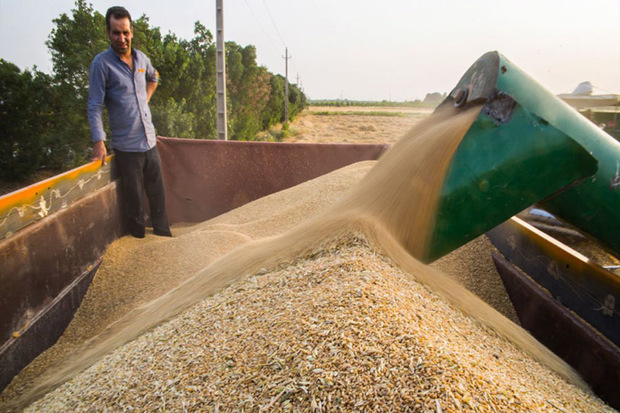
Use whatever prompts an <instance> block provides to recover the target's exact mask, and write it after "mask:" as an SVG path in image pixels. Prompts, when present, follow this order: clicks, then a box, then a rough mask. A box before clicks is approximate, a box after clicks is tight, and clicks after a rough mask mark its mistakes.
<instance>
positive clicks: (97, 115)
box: [88, 59, 108, 165]
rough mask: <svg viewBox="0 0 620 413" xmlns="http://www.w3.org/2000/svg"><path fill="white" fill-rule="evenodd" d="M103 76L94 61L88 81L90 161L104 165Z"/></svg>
mask: <svg viewBox="0 0 620 413" xmlns="http://www.w3.org/2000/svg"><path fill="white" fill-rule="evenodd" d="M105 84H106V82H105V74H104V72H103V67H102V66H101V65H100V64H98V63H97V59H95V60H94V61H93V63H92V65H91V67H90V76H89V80H88V121H89V123H90V134H91V139H92V141H93V153H92V157H91V160H92V161H93V162H94V161H101V163H102V164H103V165H105V164H106V161H105V158H106V156H107V155H108V152H107V150H106V147H105V142H104V141H105V137H106V136H105V131H104V129H103V101H104V98H105Z"/></svg>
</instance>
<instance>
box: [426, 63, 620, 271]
mask: <svg viewBox="0 0 620 413" xmlns="http://www.w3.org/2000/svg"><path fill="white" fill-rule="evenodd" d="M482 102H484V108H483V110H482V111H481V113H480V115H479V117H478V119H477V120H476V121H475V122H474V123H473V124H472V126H471V127H470V129H469V130H468V132H467V134H466V135H465V137H464V138H463V140H462V141H461V143H460V145H459V147H458V149H457V151H456V152H455V154H454V157H453V159H452V162H451V164H450V167H449V169H448V172H447V175H446V178H445V181H444V184H443V187H442V192H441V194H440V199H439V203H438V209H437V214H436V222H435V226H434V230H433V232H432V234H433V235H432V237H431V240H430V242H429V244H428V248H427V252H426V254H425V257H424V258H423V259H424V261H427V262H430V261H433V260H435V259H437V258H439V257H441V256H442V255H445V254H447V253H448V252H450V251H452V250H454V249H456V248H458V247H459V246H460V245H463V244H465V243H466V242H468V241H469V240H471V239H473V238H475V237H477V236H479V235H481V234H483V233H484V232H486V231H487V230H489V229H491V228H493V227H494V226H496V225H498V224H499V223H501V222H503V221H504V220H506V219H508V218H509V217H510V216H512V215H514V214H516V213H518V212H520V211H521V210H523V209H525V208H526V207H528V206H530V205H532V204H534V203H537V202H538V203H539V204H540V206H541V207H543V208H544V209H546V210H547V211H549V212H551V213H553V214H555V215H556V216H558V217H559V218H561V219H563V220H565V221H567V222H570V223H572V224H573V225H574V226H575V227H577V228H579V229H581V230H582V231H584V232H585V233H588V234H590V235H591V236H592V237H594V238H596V239H597V240H599V241H600V242H601V244H603V245H605V246H607V247H609V248H610V249H611V250H612V252H616V253H618V254H620V143H619V142H618V141H616V140H615V139H613V138H612V137H611V136H609V135H608V134H606V133H605V132H603V131H601V130H600V129H599V128H597V127H596V125H594V124H593V123H591V122H590V121H588V120H587V119H586V118H585V117H583V116H582V115H580V114H579V113H578V112H577V111H576V110H574V109H573V108H571V107H570V106H568V105H567V104H565V103H564V102H562V101H561V100H560V99H558V98H557V97H555V96H554V95H553V94H551V93H550V92H549V91H547V90H546V89H544V88H543V87H542V86H541V85H539V84H538V83H537V82H536V81H534V80H533V79H532V78H530V77H529V76H528V75H526V74H525V73H524V72H523V71H521V70H520V69H518V68H517V67H516V66H514V65H513V64H512V63H511V62H510V61H508V60H507V59H506V58H505V57H503V56H502V55H500V54H499V53H497V52H490V53H487V54H485V55H484V56H482V57H481V58H480V59H479V60H478V61H476V62H475V63H474V65H472V67H471V68H470V69H469V70H468V71H467V72H466V73H465V75H464V76H463V77H462V78H461V80H460V81H459V83H458V84H457V86H456V87H455V89H454V90H453V91H452V92H451V93H450V96H448V98H447V99H446V101H444V102H443V103H442V104H444V105H445V104H457V105H459V106H462V107H467V106H469V105H473V104H479V103H482Z"/></svg>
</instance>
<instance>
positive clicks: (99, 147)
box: [91, 141, 108, 165]
mask: <svg viewBox="0 0 620 413" xmlns="http://www.w3.org/2000/svg"><path fill="white" fill-rule="evenodd" d="M107 156H108V150H107V149H106V148H105V143H103V141H99V142H95V144H94V145H93V156H92V158H91V160H92V161H93V162H95V161H101V164H102V165H107V162H106V161H105V158H106V157H107Z"/></svg>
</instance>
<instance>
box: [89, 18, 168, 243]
mask: <svg viewBox="0 0 620 413" xmlns="http://www.w3.org/2000/svg"><path fill="white" fill-rule="evenodd" d="M105 19H106V33H107V35H108V38H109V39H110V44H111V47H110V48H109V49H108V50H106V51H105V52H102V53H99V54H98V55H97V56H96V57H95V58H94V59H93V62H92V64H91V68H90V90H89V96H88V120H89V122H90V126H91V138H92V141H93V143H94V146H93V155H92V159H93V161H102V162H103V163H104V164H105V158H106V156H107V151H106V147H105V144H104V141H105V138H106V134H105V132H104V130H103V105H104V104H105V106H106V108H107V109H108V121H109V126H110V144H111V147H112V149H114V154H115V159H116V165H117V167H118V171H119V174H120V178H121V192H122V195H123V203H124V206H125V214H126V219H127V224H128V229H129V232H130V233H131V235H133V236H134V237H137V238H144V233H145V222H144V208H143V205H142V204H143V194H144V191H145V190H146V194H147V198H148V201H149V207H150V211H151V222H152V224H153V232H154V233H155V234H156V235H161V236H172V235H171V233H170V227H169V225H168V218H167V216H166V210H165V200H164V186H163V179H162V172H161V161H160V158H159V154H158V152H157V147H156V146H155V143H156V141H155V128H154V126H153V122H152V121H151V110H150V109H149V106H148V102H149V100H150V99H151V96H152V95H153V92H155V89H156V88H157V81H158V73H157V71H156V70H155V68H154V67H153V65H152V64H151V61H150V60H149V58H148V57H147V56H146V55H145V54H144V53H142V52H140V51H139V50H136V49H132V47H131V39H132V38H133V26H132V21H131V16H130V14H129V12H128V11H127V10H126V9H125V8H123V7H111V8H109V9H108V11H107V13H106V17H105Z"/></svg>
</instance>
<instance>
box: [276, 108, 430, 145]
mask: <svg viewBox="0 0 620 413" xmlns="http://www.w3.org/2000/svg"><path fill="white" fill-rule="evenodd" d="M433 110H434V109H433V108H419V107H394V106H390V107H383V106H341V107H336V106H329V107H326V106H310V107H309V108H307V109H306V110H304V111H303V113H302V114H301V115H300V116H298V117H297V118H295V120H294V122H292V124H291V126H290V130H291V132H292V133H291V135H290V136H289V137H288V138H287V139H286V141H287V142H321V143H388V144H391V143H394V142H396V141H397V140H398V139H399V138H400V137H401V136H402V135H403V134H404V133H405V132H407V131H408V130H409V129H411V127H412V126H413V125H415V124H416V123H418V122H419V121H420V120H422V119H424V118H426V117H427V116H429V115H430V114H431V113H432V112H433Z"/></svg>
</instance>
